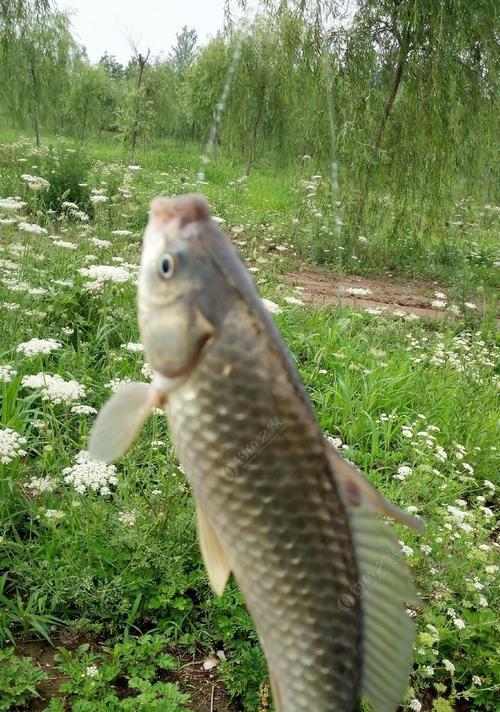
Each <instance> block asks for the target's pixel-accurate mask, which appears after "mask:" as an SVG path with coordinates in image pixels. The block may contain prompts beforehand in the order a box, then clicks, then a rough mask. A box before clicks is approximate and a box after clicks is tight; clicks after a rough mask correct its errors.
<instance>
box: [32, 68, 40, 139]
mask: <svg viewBox="0 0 500 712" xmlns="http://www.w3.org/2000/svg"><path fill="white" fill-rule="evenodd" d="M30 73H31V82H32V84H33V128H34V130H35V140H36V146H37V148H40V125H39V123H38V107H37V95H38V92H37V81H36V70H35V65H34V64H33V60H32V59H31V60H30Z"/></svg>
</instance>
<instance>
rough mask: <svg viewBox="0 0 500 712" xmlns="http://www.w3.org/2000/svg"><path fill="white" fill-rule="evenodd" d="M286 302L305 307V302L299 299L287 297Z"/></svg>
mask: <svg viewBox="0 0 500 712" xmlns="http://www.w3.org/2000/svg"><path fill="white" fill-rule="evenodd" d="M285 302H288V304H294V305H297V306H304V302H303V301H302V299H297V297H285Z"/></svg>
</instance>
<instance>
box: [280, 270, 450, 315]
mask: <svg viewBox="0 0 500 712" xmlns="http://www.w3.org/2000/svg"><path fill="white" fill-rule="evenodd" d="M279 281H280V282H281V283H282V284H285V285H290V286H292V287H294V288H295V289H296V290H297V296H299V297H300V299H302V300H303V301H304V302H305V303H306V304H311V305H314V306H339V305H345V306H350V307H355V308H358V309H377V310H380V311H382V312H383V313H386V314H394V313H396V314H397V313H398V312H399V315H400V316H401V315H402V314H410V313H413V314H417V315H418V316H420V317H428V318H431V319H443V316H444V312H443V311H440V310H437V309H434V308H433V307H432V306H431V302H432V301H433V300H434V299H435V297H434V292H436V291H445V290H443V288H440V287H439V285H438V283H437V282H433V281H430V280H428V281H420V282H410V281H405V280H401V279H400V278H396V277H392V276H390V275H384V276H383V277H359V276H355V275H350V276H336V275H334V274H332V273H331V272H328V271H326V270H320V269H317V268H316V269H312V268H309V267H306V268H304V269H303V270H301V271H300V272H285V273H283V274H282V275H280V277H279ZM353 289H362V290H365V292H366V293H365V294H363V293H360V294H353V293H352V290H353Z"/></svg>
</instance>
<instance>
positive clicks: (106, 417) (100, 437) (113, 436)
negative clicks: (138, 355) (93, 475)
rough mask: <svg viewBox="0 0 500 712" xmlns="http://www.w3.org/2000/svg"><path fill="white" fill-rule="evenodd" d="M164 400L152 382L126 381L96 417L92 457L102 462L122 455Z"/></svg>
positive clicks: (93, 430)
mask: <svg viewBox="0 0 500 712" xmlns="http://www.w3.org/2000/svg"><path fill="white" fill-rule="evenodd" d="M160 401H161V396H160V394H159V393H158V391H157V390H155V389H154V388H153V387H152V386H151V385H150V384H147V383H126V384H125V385H124V386H122V387H121V388H120V390H118V391H117V392H116V393H114V394H113V395H112V396H111V398H110V399H109V400H108V401H107V403H105V405H104V407H103V408H102V410H101V411H100V413H99V415H98V416H97V418H96V421H95V423H94V427H93V428H92V433H91V435H90V441H89V447H88V449H89V454H90V457H92V458H93V459H94V460H99V461H100V462H113V461H114V460H117V459H118V458H120V457H121V456H122V455H123V454H124V453H125V452H126V451H127V450H128V448H129V447H130V445H131V444H132V443H133V441H134V440H135V438H136V437H137V435H138V434H139V432H140V430H141V428H142V426H143V424H144V421H145V420H146V418H147V417H148V415H149V414H150V413H151V412H152V410H153V409H154V408H155V406H157V405H158V404H159V403H160Z"/></svg>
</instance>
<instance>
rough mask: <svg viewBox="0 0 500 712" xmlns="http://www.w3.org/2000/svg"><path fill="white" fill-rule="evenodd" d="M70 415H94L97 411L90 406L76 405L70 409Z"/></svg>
mask: <svg viewBox="0 0 500 712" xmlns="http://www.w3.org/2000/svg"><path fill="white" fill-rule="evenodd" d="M71 412H72V413H78V415H95V414H96V413H97V410H96V409H95V408H92V406H91V405H83V404H78V405H74V406H73V407H72V408H71Z"/></svg>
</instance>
